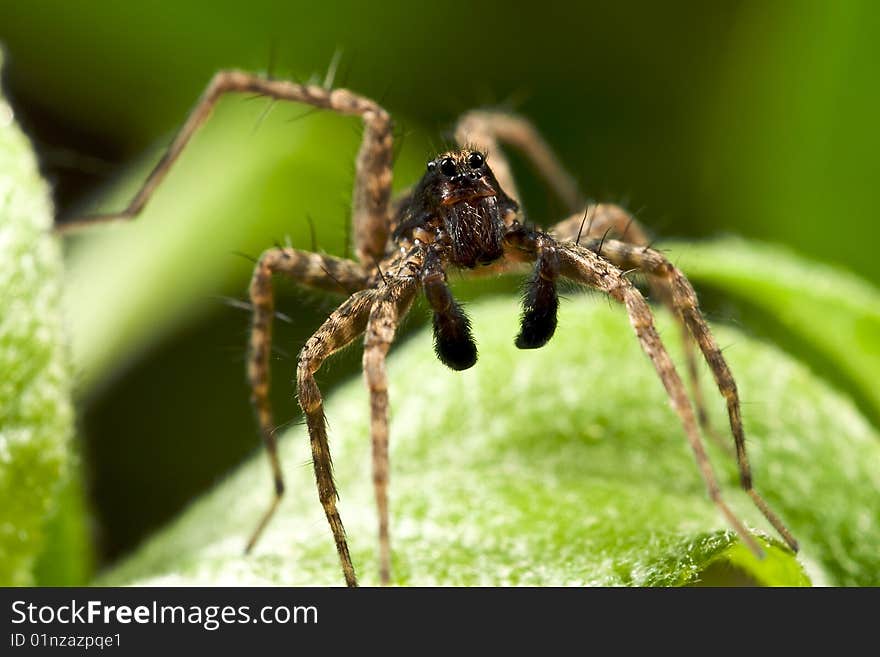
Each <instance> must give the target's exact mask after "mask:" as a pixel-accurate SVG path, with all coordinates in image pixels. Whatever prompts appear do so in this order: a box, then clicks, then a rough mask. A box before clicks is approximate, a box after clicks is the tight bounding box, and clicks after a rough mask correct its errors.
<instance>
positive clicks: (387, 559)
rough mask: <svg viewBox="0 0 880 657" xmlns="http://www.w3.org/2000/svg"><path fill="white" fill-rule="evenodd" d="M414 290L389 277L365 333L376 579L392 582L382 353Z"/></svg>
mask: <svg viewBox="0 0 880 657" xmlns="http://www.w3.org/2000/svg"><path fill="white" fill-rule="evenodd" d="M416 290H417V280H416V279H392V280H390V281H389V282H388V285H387V286H386V287H385V288H384V289H382V290H380V292H379V295H378V299H377V300H376V302H375V303H374V304H373V308H372V310H371V311H370V316H369V319H368V320H367V326H366V333H365V335H364V356H363V365H364V381H365V383H366V385H367V388H368V390H369V392H370V437H371V441H372V446H373V489H374V492H375V496H376V507H377V509H378V512H379V580H380V582H381V583H382V585H383V586H387V585H388V584H390V583H391V541H390V538H389V531H388V527H389V521H388V473H389V465H388V377H387V375H386V372H385V356H386V355H387V353H388V349H389V347H390V346H391V343H392V342H393V341H394V334H395V332H396V330H397V326H398V325H399V323H400V321H401V319H403V317H404V315H406V313H407V312H408V311H409V308H410V305H411V304H412V301H413V298H414V297H415V293H416Z"/></svg>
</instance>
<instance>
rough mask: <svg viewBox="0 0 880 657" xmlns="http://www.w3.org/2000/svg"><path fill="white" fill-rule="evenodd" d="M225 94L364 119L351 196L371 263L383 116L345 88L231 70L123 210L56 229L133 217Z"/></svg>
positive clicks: (380, 248)
mask: <svg viewBox="0 0 880 657" xmlns="http://www.w3.org/2000/svg"><path fill="white" fill-rule="evenodd" d="M229 93H250V94H258V95H260V96H266V97H267V98H272V99H274V100H285V101H291V102H298V103H305V104H307V105H312V106H314V107H316V108H319V109H328V110H333V111H335V112H339V113H340V114H347V115H357V116H360V117H362V118H363V121H364V136H363V141H362V143H361V148H360V151H359V152H358V156H357V164H356V173H355V186H354V195H353V222H354V233H355V240H356V249H357V253H358V257H359V259H360V261H361V262H362V263H371V262H373V261H374V260H376V259H380V258H381V257H382V255H383V254H384V251H385V242H386V240H387V238H388V219H387V215H388V199H389V197H390V194H391V162H392V156H393V152H392V151H393V148H392V135H391V118H390V116H389V115H388V112H386V111H385V110H384V109H382V107H380V106H379V105H378V104H376V103H375V102H373V101H372V100H370V99H368V98H364V97H363V96H359V95H357V94H355V93H352V92H351V91H348V90H347V89H325V88H323V87H319V86H315V85H302V84H296V83H293V82H288V81H285V80H273V79H270V78H264V77H261V76H259V75H255V74H253V73H246V72H243V71H235V70H228V71H218V72H217V73H216V74H215V75H214V77H213V78H211V81H210V82H209V83H208V86H207V88H206V89H205V91H204V92H203V93H202V95H201V97H200V98H199V100H198V102H197V103H196V106H195V108H193V110H192V111H191V112H190V114H189V116H188V117H187V119H186V122H185V123H184V124H183V126H182V127H181V128H180V130H179V131H178V132H177V134H176V135H175V137H174V139H173V140H172V142H171V145H170V146H169V147H168V150H167V151H165V154H164V155H163V156H162V159H161V160H159V162H158V164H156V166H155V167H154V168H153V170H152V171H151V172H150V175H149V176H147V179H146V180H145V181H144V184H143V185H142V187H141V188H140V190H139V191H138V192H137V194H136V195H135V197H134V198H133V199H132V200H131V202H130V203H129V204H128V206H127V207H126V208H125V209H124V210H122V211H121V212H118V213H114V214H101V215H92V216H86V217H82V218H79V219H75V220H72V221H67V222H65V223H63V224H60V225H59V226H58V227H57V228H56V230H57V231H58V232H59V233H66V232H70V231H72V230H76V229H79V228H82V227H84V226H90V225H92V224H95V223H103V222H107V221H116V220H123V219H134V218H135V217H137V216H138V215H139V214H140V213H141V211H142V210H143V209H144V206H146V204H147V201H149V199H150V197H151V196H152V195H153V192H155V191H156V188H157V187H158V186H159V184H160V183H161V182H162V180H163V179H164V178H165V176H166V175H167V174H168V171H169V170H170V169H171V167H172V166H173V165H174V163H175V162H176V161H177V158H178V157H179V156H180V154H181V152H183V149H184V148H185V147H186V145H187V144H188V143H189V141H190V139H191V138H192V136H193V135H194V134H195V133H196V131H197V130H198V129H199V128H200V127H201V126H202V124H204V122H205V121H206V120H207V118H208V117H209V116H210V114H211V111H212V110H213V109H214V106H215V105H216V104H217V102H218V101H219V100H220V99H221V98H222V97H223V96H225V95H226V94H229Z"/></svg>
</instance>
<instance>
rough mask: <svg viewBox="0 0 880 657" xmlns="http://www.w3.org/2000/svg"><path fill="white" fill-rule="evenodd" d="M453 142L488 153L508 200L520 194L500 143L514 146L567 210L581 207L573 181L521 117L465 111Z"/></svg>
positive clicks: (578, 194)
mask: <svg viewBox="0 0 880 657" xmlns="http://www.w3.org/2000/svg"><path fill="white" fill-rule="evenodd" d="M455 139H456V141H457V142H458V143H459V144H461V145H462V146H464V147H467V146H470V147H473V148H477V149H479V150H482V151H485V152H487V153H488V154H489V166H490V167H491V168H492V171H493V172H494V173H495V177H496V178H497V179H498V182H499V183H501V188H502V189H503V190H504V191H505V192H506V193H507V195H508V196H510V197H511V198H514V199H519V194H518V192H517V189H516V183H515V182H514V179H513V173H512V172H511V170H510V165H509V164H508V162H507V158H505V157H504V154H503V153H502V152H501V149H500V148H499V142H500V143H504V144H509V145H510V146H513V147H514V148H516V149H517V150H519V151H521V152H522V153H523V154H524V155H525V156H526V157H527V158H528V159H529V160H531V162H532V163H533V164H534V166H535V168H536V169H537V170H538V172H539V173H540V174H541V176H543V178H544V179H545V180H546V181H547V183H548V184H549V185H550V187H551V188H552V189H553V190H554V191H555V192H556V193H557V194H558V195H559V198H561V199H562V200H563V202H564V203H565V204H566V205H567V206H568V208H569V210H571V211H574V210H575V209H577V208H578V207H579V206H580V205H581V194H580V192H579V191H578V186H577V183H576V182H575V180H574V178H572V176H571V174H569V173H568V171H566V170H565V167H563V166H562V164H561V163H560V162H559V160H558V159H557V158H556V156H555V155H554V154H553V151H552V150H551V149H550V146H548V145H547V142H546V141H544V139H543V138H542V137H541V135H540V134H539V133H538V131H537V130H536V129H535V127H534V126H533V125H532V124H531V123H529V122H528V121H526V120H525V119H524V118H522V117H519V116H516V115H515V114H508V113H505V112H493V111H474V112H468V113H467V114H465V115H463V116H462V117H461V118H460V119H459V121H458V125H457V126H456V128H455Z"/></svg>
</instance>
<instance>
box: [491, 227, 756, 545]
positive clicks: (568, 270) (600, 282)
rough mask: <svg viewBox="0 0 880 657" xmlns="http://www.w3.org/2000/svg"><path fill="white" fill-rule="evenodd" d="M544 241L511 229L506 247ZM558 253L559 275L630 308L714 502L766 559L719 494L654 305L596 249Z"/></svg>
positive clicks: (564, 248)
mask: <svg viewBox="0 0 880 657" xmlns="http://www.w3.org/2000/svg"><path fill="white" fill-rule="evenodd" d="M542 239H543V240H550V239H552V238H551V237H550V236H549V235H546V234H543V233H538V232H536V231H530V230H527V229H524V228H521V227H520V228H518V229H515V230H512V231H510V232H509V233H508V235H507V240H508V243H509V244H510V245H511V246H513V247H514V248H516V249H518V250H520V251H521V252H524V253H526V254H528V255H529V256H530V257H532V258H537V257H538V249H537V243H538V241H539V240H542ZM556 250H557V255H558V258H559V272H560V275H562V276H565V277H566V278H570V279H571V280H573V281H576V282H579V283H581V284H583V285H587V286H589V287H592V288H595V289H597V290H600V291H602V292H605V293H606V294H608V295H609V296H610V297H611V298H613V299H615V300H616V301H619V302H620V303H622V304H623V306H624V307H625V308H626V311H627V314H628V315H629V319H630V324H631V325H632V327H633V330H634V331H635V333H636V336H637V338H638V340H639V344H640V345H641V347H642V350H643V351H644V352H645V354H646V355H647V356H648V357H649V358H650V359H651V362H652V363H653V365H654V369H655V370H656V371H657V374H658V376H659V377H660V380H661V382H662V383H663V387H664V388H665V389H666V392H667V394H668V395H669V399H670V401H671V402H672V406H673V408H674V409H675V412H676V413H677V415H678V416H679V419H680V420H681V422H682V425H683V426H684V431H685V436H686V437H687V440H688V443H689V444H690V446H691V450H692V451H693V453H694V457H695V459H696V462H697V466H698V468H699V470H700V474H701V475H702V477H703V481H704V482H705V484H706V488H707V489H708V492H709V497H710V499H711V500H712V501H713V502H714V504H715V505H716V506H717V507H718V509H719V510H720V511H721V513H722V514H723V515H724V517H725V518H726V519H727V522H728V523H729V524H730V525H731V527H733V529H734V530H735V531H736V533H737V534H738V535H739V537H740V538H741V539H742V541H743V542H744V543H745V544H746V545H747V546H748V547H749V548H750V549H751V551H752V552H754V553H755V554H756V555H758V556H761V555H763V551H762V549H761V547H760V545H759V544H758V542H757V540H756V539H755V537H754V536H753V535H752V534H751V533H750V532H749V531H748V529H746V527H745V525H744V524H743V523H742V521H741V520H740V519H739V518H738V517H737V516H736V515H735V514H734V513H733V511H732V510H731V509H730V507H729V506H728V505H727V503H726V502H725V501H724V499H723V497H722V496H721V489H720V487H719V486H718V481H717V479H716V477H715V473H714V471H713V470H712V465H711V463H710V462H709V457H708V455H707V454H706V451H705V448H704V447H703V444H702V442H701V440H700V433H699V429H698V427H697V422H696V418H695V417H694V412H693V409H692V408H691V404H690V400H689V398H688V396H687V392H686V391H685V387H684V384H683V383H682V381H681V378H680V377H679V376H678V373H677V372H676V370H675V366H674V365H673V363H672V359H671V358H670V357H669V353H668V352H667V351H666V348H665V347H664V346H663V343H662V341H661V340H660V336H659V334H658V333H657V329H656V328H655V326H654V320H653V316H652V314H651V309H650V306H648V303H647V302H646V301H645V299H644V297H643V296H642V294H641V293H640V292H639V291H638V289H637V288H636V287H635V286H634V285H633V284H632V283H630V281H629V280H627V279H626V277H625V276H624V275H623V272H622V271H621V270H620V269H618V268H617V267H616V266H615V265H613V264H612V263H610V262H608V261H607V260H603V259H602V258H600V257H599V256H598V255H596V254H595V253H593V252H592V251H590V250H588V249H585V248H583V247H579V246H577V245H576V244H570V243H557V245H556Z"/></svg>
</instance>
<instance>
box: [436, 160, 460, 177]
mask: <svg viewBox="0 0 880 657" xmlns="http://www.w3.org/2000/svg"><path fill="white" fill-rule="evenodd" d="M440 171H441V172H442V173H443V175H444V176H448V177H450V178H452V176H454V175H455V174H456V173H458V168H457V167H456V166H455V160H453V159H452V158H451V157H444V158H443V159H442V160H440Z"/></svg>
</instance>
